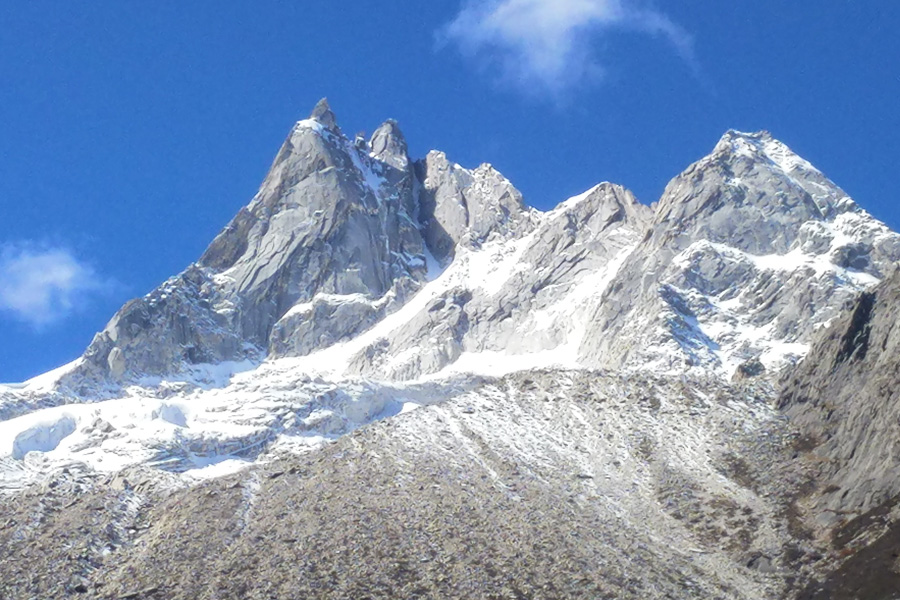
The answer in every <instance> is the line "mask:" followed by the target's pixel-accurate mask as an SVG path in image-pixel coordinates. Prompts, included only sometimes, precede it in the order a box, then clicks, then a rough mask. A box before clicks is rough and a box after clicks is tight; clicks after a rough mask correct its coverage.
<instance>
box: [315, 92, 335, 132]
mask: <svg viewBox="0 0 900 600" xmlns="http://www.w3.org/2000/svg"><path fill="white" fill-rule="evenodd" d="M309 118H310V119H313V120H315V121H318V122H319V123H321V124H322V125H324V126H325V128H326V129H336V128H337V118H336V117H335V116H334V113H333V112H331V106H329V104H328V98H322V99H321V100H319V101H318V102H317V103H316V106H315V108H313V111H312V113H311V114H310V115H309Z"/></svg>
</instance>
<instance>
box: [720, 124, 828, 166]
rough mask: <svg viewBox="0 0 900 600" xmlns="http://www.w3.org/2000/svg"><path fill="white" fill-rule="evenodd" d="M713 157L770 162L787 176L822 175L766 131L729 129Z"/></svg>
mask: <svg viewBox="0 0 900 600" xmlns="http://www.w3.org/2000/svg"><path fill="white" fill-rule="evenodd" d="M711 156H714V157H722V156H729V157H735V158H747V159H750V160H754V161H763V162H768V163H771V164H773V165H774V166H776V167H777V168H778V169H780V170H781V171H782V172H784V173H785V174H791V173H792V172H795V171H801V172H806V173H812V174H820V172H819V170H818V169H816V168H815V167H814V166H813V165H812V164H811V163H809V161H807V160H805V159H804V158H802V157H801V156H799V155H798V154H797V153H795V152H794V151H793V150H791V149H790V148H789V147H788V146H787V144H785V143H784V142H782V141H780V140H778V139H776V138H775V137H774V136H773V135H772V134H771V133H770V132H768V131H765V130H763V131H757V132H754V133H747V132H743V131H737V130H735V129H729V130H728V131H726V132H725V135H723V136H722V138H721V139H720V140H719V143H718V144H716V147H715V149H714V150H713V152H712V154H711Z"/></svg>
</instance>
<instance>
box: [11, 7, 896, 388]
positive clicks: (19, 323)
mask: <svg viewBox="0 0 900 600" xmlns="http://www.w3.org/2000/svg"><path fill="white" fill-rule="evenodd" d="M898 30H900V3H898V2H892V1H881V2H869V3H858V2H850V1H846V0H796V1H794V2H790V3H785V2H783V1H780V0H779V1H775V0H756V1H754V2H740V3H725V2H721V0H692V1H690V2H679V3H662V2H658V3H656V4H653V3H649V2H644V1H641V0H492V1H488V0H482V1H472V2H458V1H455V0H454V1H446V2H442V1H436V2H421V1H420V0H419V1H413V0H395V1H393V2H389V3H372V2H362V1H357V0H348V1H347V2H300V1H297V2H282V1H279V2H275V1H266V0H258V1H254V2H229V1H216V2H213V1H211V0H210V1H204V0H195V1H192V2H180V1H166V0H160V1H156V2H144V3H137V2H113V1H91V2H82V1H77V0H72V1H63V0H58V1H55V2H49V1H43V0H33V1H29V2H9V3H5V4H4V6H3V7H2V8H0V82H2V85H0V123H3V128H2V132H0V208H2V210H0V381H15V380H21V379H24V378H27V377H30V376H32V375H35V374H38V373H40V372H43V371H45V370H47V369H49V368H53V367H55V366H58V365H60V364H63V363H65V362H68V361H70V360H72V359H74V358H76V357H77V356H78V355H79V354H80V353H81V352H82V350H83V349H84V347H85V346H86V345H87V344H88V343H89V342H90V339H91V337H92V336H93V334H94V333H95V332H96V331H98V330H100V329H102V327H103V326H104V324H105V323H106V321H107V320H108V319H109V318H110V317H111V316H112V315H113V313H114V312H115V311H116V310H117V309H118V307H119V306H121V304H122V303H123V302H124V301H126V300H128V299H129V298H132V297H135V296H140V295H142V294H144V293H146V292H148V291H149V290H151V289H152V288H154V287H155V286H156V285H158V284H159V283H160V282H162V281H163V280H164V279H166V278H167V277H169V276H171V275H174V274H175V273H177V272H179V271H181V270H182V269H183V268H184V267H185V266H187V265H188V264H189V263H190V262H192V261H193V260H196V259H197V258H198V257H199V256H200V254H201V253H202V251H203V249H204V248H205V247H206V245H207V244H208V243H209V242H210V241H211V240H212V238H213V237H214V236H215V234H216V233H217V232H218V230H219V229H221V228H222V227H223V226H224V225H225V224H226V223H227V222H228V220H229V219H230V218H231V217H232V216H233V215H234V214H235V213H236V212H237V210H238V209H239V208H240V207H241V206H243V205H244V204H246V203H247V202H248V201H249V199H250V198H251V197H252V195H253V194H254V193H255V191H256V188H257V186H258V185H259V183H260V181H261V180H262V178H263V176H264V175H265V171H266V169H267V167H268V165H269V163H270V161H271V160H272V158H273V156H274V154H275V152H276V151H277V149H278V147H279V145H280V144H281V142H282V141H283V139H284V137H285V135H286V134H287V132H288V130H289V128H290V127H291V125H292V124H293V122H294V121H296V120H297V119H300V118H304V117H305V116H306V115H307V114H308V112H309V111H310V109H311V108H312V106H313V105H314V104H315V102H316V101H317V100H318V99H319V98H320V97H322V96H328V98H329V100H330V102H331V105H332V107H333V109H334V110H335V112H336V113H337V115H338V120H339V123H340V125H341V126H342V128H343V129H344V131H345V132H347V133H350V134H352V133H355V132H356V131H359V130H366V131H368V132H371V131H372V130H373V129H374V128H375V127H376V126H377V125H378V124H379V123H380V122H382V121H383V120H384V119H386V118H388V117H391V118H395V119H397V120H398V121H399V122H400V125H401V128H402V129H403V131H404V132H405V134H406V136H407V138H408V140H409V142H410V146H411V150H412V153H413V154H414V155H418V156H423V155H424V154H425V153H426V152H427V151H428V150H429V149H432V148H438V149H441V150H444V151H446V152H447V153H448V155H449V156H450V157H451V158H452V159H453V160H455V161H457V162H459V163H461V164H463V165H467V166H472V167H474V166H477V165H478V164H480V163H482V162H491V163H492V164H494V165H495V166H496V167H497V168H498V169H500V170H501V171H502V172H503V173H504V174H505V175H506V176H507V177H509V178H510V179H511V180H512V181H513V183H514V184H515V185H516V186H517V187H518V188H519V189H520V190H522V192H523V193H524V195H525V198H526V200H527V201H528V202H529V203H530V204H532V205H534V206H536V207H538V208H542V209H546V208H549V207H552V206H553V205H555V204H556V203H558V202H559V201H561V200H564V199H565V198H567V197H569V196H571V195H574V194H576V193H579V192H581V191H583V190H585V189H587V188H589V187H590V186H592V185H593V184H595V183H597V182H599V181H603V180H610V181H615V182H617V183H621V184H623V185H625V186H627V187H629V188H631V189H632V190H633V191H634V192H635V193H636V194H637V196H638V197H639V198H640V199H641V200H642V201H644V202H646V203H650V202H653V201H655V200H656V199H657V198H658V197H659V195H660V194H661V192H662V190H663V188H664V187H665V184H666V182H667V181H668V180H669V179H671V178H672V177H673V176H675V175H676V174H677V173H678V172H679V171H681V170H682V169H683V168H684V167H686V166H687V165H688V164H689V163H690V162H692V161H694V160H696V159H697V158H700V157H701V156H703V155H704V154H706V153H707V152H708V151H709V150H710V149H712V147H713V146H714V145H715V143H716V141H717V140H718V138H719V137H720V136H721V134H722V133H724V132H725V130H727V129H729V128H736V129H741V130H759V129H768V130H770V131H771V132H772V133H773V134H774V135H775V136H776V137H778V138H779V139H781V140H782V141H784V142H786V143H787V144H788V145H789V146H791V147H792V148H793V149H794V150H795V151H797V152H798V153H800V154H801V155H803V156H804V157H805V158H807V159H809V160H810V161H811V162H812V163H813V164H815V165H816V166H818V167H819V168H820V169H822V170H823V171H824V172H825V173H826V174H827V175H828V176H829V177H831V178H832V179H833V180H834V181H835V182H837V183H838V184H839V185H841V186H842V187H844V189H845V190H847V191H848V192H849V193H850V194H851V195H852V196H853V197H854V198H855V199H856V200H857V201H858V202H859V203H860V204H862V205H863V206H864V207H865V208H866V209H867V210H869V211H870V212H872V213H873V214H874V215H875V216H877V217H879V218H880V219H882V220H884V221H886V222H887V223H888V224H889V225H890V226H892V227H893V228H895V229H897V228H900V206H898V204H897V202H896V200H897V196H898V194H897V189H896V188H897V186H896V179H897V174H898V167H897V166H898V164H900V141H898V138H900V110H898V108H897V99H898V98H900V36H897V35H896V32H897V31H898Z"/></svg>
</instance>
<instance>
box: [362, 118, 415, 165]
mask: <svg viewBox="0 0 900 600" xmlns="http://www.w3.org/2000/svg"><path fill="white" fill-rule="evenodd" d="M369 148H371V149H372V154H373V155H374V157H375V158H376V159H378V160H380V161H381V162H384V163H387V164H389V165H391V166H392V167H395V168H397V169H400V170H401V171H405V170H406V169H407V168H408V167H409V156H408V154H407V152H408V148H407V145H406V138H404V137H403V132H402V131H400V127H399V126H398V125H397V121H395V120H393V119H388V120H387V121H385V122H384V123H382V125H381V127H379V128H378V129H376V130H375V133H373V134H372V139H371V140H369Z"/></svg>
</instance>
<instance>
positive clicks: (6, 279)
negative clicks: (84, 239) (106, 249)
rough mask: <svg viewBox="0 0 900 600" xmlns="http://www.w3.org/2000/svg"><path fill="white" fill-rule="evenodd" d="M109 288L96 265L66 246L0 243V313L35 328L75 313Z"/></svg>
mask: <svg viewBox="0 0 900 600" xmlns="http://www.w3.org/2000/svg"><path fill="white" fill-rule="evenodd" d="M108 287H109V283H107V282H104V281H103V280H102V279H101V278H100V277H99V276H98V274H97V273H96V271H94V269H93V268H91V267H90V266H89V265H87V264H84V263H82V262H80V261H79V260H78V259H77V258H76V257H75V256H73V255H72V253H71V252H70V251H68V250H66V249H64V248H55V247H50V246H45V245H37V244H32V243H16V244H4V245H0V312H4V313H8V314H10V315H11V316H13V317H14V318H16V319H18V320H20V321H24V322H26V323H28V324H30V325H32V326H34V327H38V328H40V327H43V326H46V325H49V324H51V323H53V322H56V321H59V320H61V319H63V318H65V317H67V316H69V315H71V314H72V313H73V312H74V311H75V310H76V309H78V308H79V307H81V306H83V305H84V303H85V302H86V301H87V300H88V299H89V298H90V296H91V295H92V294H95V293H98V292H102V291H104V290H106V289H108Z"/></svg>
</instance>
